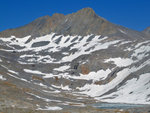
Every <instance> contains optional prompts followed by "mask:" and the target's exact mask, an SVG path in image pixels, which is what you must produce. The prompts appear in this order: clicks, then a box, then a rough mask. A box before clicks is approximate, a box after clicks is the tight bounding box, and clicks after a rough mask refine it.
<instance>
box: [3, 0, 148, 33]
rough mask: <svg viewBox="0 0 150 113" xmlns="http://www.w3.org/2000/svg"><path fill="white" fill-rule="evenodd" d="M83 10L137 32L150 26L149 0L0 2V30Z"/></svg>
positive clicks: (9, 0) (28, 0) (32, 0)
mask: <svg viewBox="0 0 150 113" xmlns="http://www.w3.org/2000/svg"><path fill="white" fill-rule="evenodd" d="M85 7H91V8H93V9H94V10H95V12H96V13H97V14H98V15H99V16H101V17H104V18H105V19H107V20H109V21H110V22H112V23H115V24H119V25H122V26H125V27H128V28H130V29H134V30H138V31H141V30H143V29H145V28H146V27H148V26H150V0H0V31H2V30H5V29H8V28H16V27H19V26H22V25H25V24H28V23H29V22H31V21H33V20H34V19H36V18H38V17H41V16H45V15H52V14H53V13H63V14H69V13H72V12H76V11H77V10H80V9H82V8H85Z"/></svg>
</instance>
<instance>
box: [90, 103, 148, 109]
mask: <svg viewBox="0 0 150 113" xmlns="http://www.w3.org/2000/svg"><path fill="white" fill-rule="evenodd" d="M145 106H146V105H139V104H121V103H96V104H93V107H96V108H100V109H129V108H137V107H145Z"/></svg>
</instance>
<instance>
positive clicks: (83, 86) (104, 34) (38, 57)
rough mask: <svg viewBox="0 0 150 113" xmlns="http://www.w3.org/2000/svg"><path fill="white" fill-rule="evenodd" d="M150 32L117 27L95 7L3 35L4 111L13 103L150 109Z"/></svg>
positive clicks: (47, 18) (0, 61)
mask: <svg viewBox="0 0 150 113" xmlns="http://www.w3.org/2000/svg"><path fill="white" fill-rule="evenodd" d="M145 32H148V30H145V31H144V32H138V31H134V30H130V29H127V28H125V27H122V26H118V25H114V24H112V23H110V22H108V21H107V20H105V19H103V18H101V17H99V16H98V15H96V14H95V12H94V11H93V10H92V9H91V8H85V9H82V10H80V11H78V12H76V13H72V14H69V15H62V14H54V15H53V16H52V17H50V16H45V17H41V18H38V19H36V20H35V21H33V22H31V23H30V24H28V25H25V26H23V27H20V28H16V29H11V30H6V31H3V32H1V33H0V37H1V38H0V87H1V88H0V99H1V100H2V101H4V102H3V103H7V106H4V105H3V106H0V108H1V107H4V108H8V107H11V105H12V103H13V105H15V106H16V107H17V108H21V107H24V106H25V107H27V108H30V109H34V110H35V109H38V110H39V109H43V110H45V109H57V110H59V109H61V108H68V107H69V108H70V107H75V106H79V107H81V106H86V105H88V104H89V103H91V102H92V103H95V102H97V101H98V102H101V101H106V102H111V103H112V102H114V103H117V102H119V103H134V104H150V96H149V94H150V88H149V86H150V65H149V64H150V39H149V38H148V37H149V36H148V35H147V34H146V33H145ZM12 35H14V36H12ZM30 35H31V36H30ZM141 95H142V96H141ZM8 97H10V98H8ZM127 97H128V98H127ZM21 103H23V105H24V106H21V105H22V104H21ZM0 105H1V103H0ZM52 106H53V107H54V108H52Z"/></svg>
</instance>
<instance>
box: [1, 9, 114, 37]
mask: <svg viewBox="0 0 150 113" xmlns="http://www.w3.org/2000/svg"><path fill="white" fill-rule="evenodd" d="M51 32H54V33H58V34H63V35H81V36H85V35H89V34H95V35H104V34H105V35H108V34H112V33H114V32H116V29H115V28H114V24H112V23H110V22H108V21H107V20H105V19H104V18H101V17H99V16H98V15H97V14H96V13H95V11H94V10H93V9H92V8H83V9H81V10H79V11H77V12H75V13H72V14H68V15H63V14H59V13H55V14H53V15H52V16H44V17H40V18H38V19H36V20H34V21H33V22H31V23H30V24H27V25H25V26H23V27H19V28H16V29H11V30H6V31H3V32H0V37H9V36H12V35H13V36H16V37H24V36H28V35H31V36H33V37H35V36H43V35H47V34H50V33H51Z"/></svg>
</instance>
